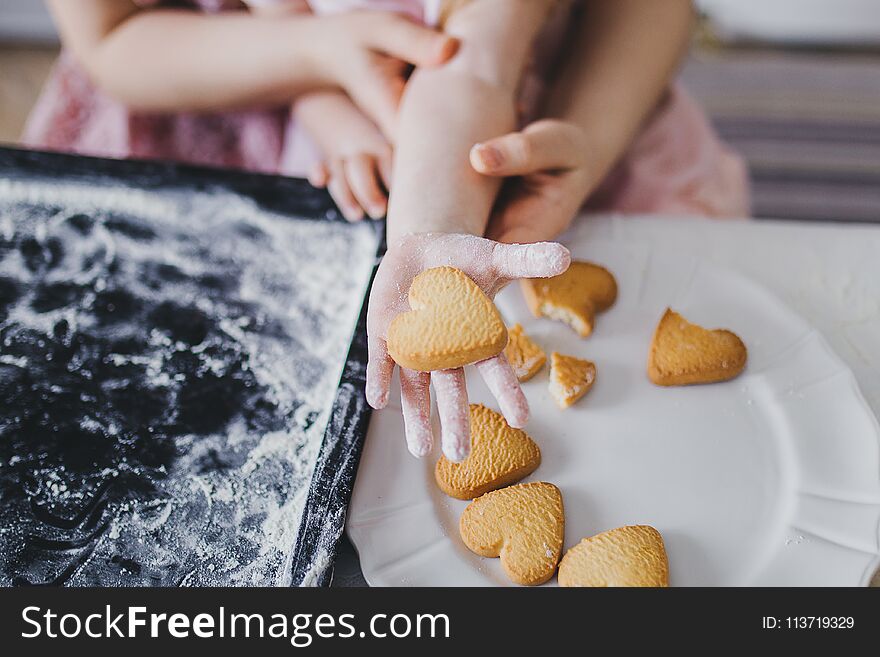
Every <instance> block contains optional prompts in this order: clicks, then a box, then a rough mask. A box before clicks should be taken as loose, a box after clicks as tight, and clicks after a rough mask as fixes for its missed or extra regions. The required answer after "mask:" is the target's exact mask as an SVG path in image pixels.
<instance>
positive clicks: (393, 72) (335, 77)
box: [313, 11, 458, 141]
mask: <svg viewBox="0 0 880 657" xmlns="http://www.w3.org/2000/svg"><path fill="white" fill-rule="evenodd" d="M313 20H315V21H317V25H319V26H320V29H317V30H316V31H315V35H316V43H315V54H316V57H317V62H316V66H317V70H319V71H322V75H323V77H324V78H325V79H326V80H327V81H328V82H329V83H331V84H336V85H338V86H339V87H341V88H342V89H343V90H344V91H345V92H346V93H347V94H348V95H349V96H350V97H351V99H352V100H353V101H354V102H355V104H356V105H358V106H359V107H360V108H361V110H362V111H363V112H364V113H365V114H366V115H367V116H369V117H370V118H371V119H372V120H373V121H374V122H375V123H376V125H378V126H379V128H380V129H381V130H382V132H383V134H384V135H385V136H386V138H388V139H389V140H390V141H393V134H394V118H395V116H396V114H397V106H398V104H399V102H400V97H401V95H402V94H403V88H404V86H405V84H406V76H407V73H408V72H409V70H410V67H411V66H425V67H431V66H438V65H440V64H443V63H444V62H446V61H447V60H448V59H449V58H450V57H452V56H453V55H454V54H455V52H456V50H457V49H458V40H457V39H455V38H453V37H450V36H448V35H446V34H443V33H442V32H438V31H436V30H434V29H431V28H429V27H425V26H424V25H419V24H418V23H415V22H413V21H411V20H409V19H408V18H406V17H404V16H401V15H399V14H394V13H390V12H379V11H354V12H344V13H339V14H332V15H327V16H319V17H314V18H313Z"/></svg>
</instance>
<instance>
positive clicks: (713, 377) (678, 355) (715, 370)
mask: <svg viewBox="0 0 880 657" xmlns="http://www.w3.org/2000/svg"><path fill="white" fill-rule="evenodd" d="M747 357H748V351H747V350H746V346H745V345H744V344H743V341H742V340H740V339H739V336H737V335H736V334H735V333H732V332H731V331H727V330H725V329H714V330H709V329H704V328H702V327H701V326H697V325H696V324H691V323H690V322H688V321H687V320H686V319H685V318H684V317H682V316H681V315H679V314H678V313H677V312H675V311H673V310H671V309H669V308H667V309H666V312H665V313H664V314H663V317H662V319H661V320H660V323H659V324H657V330H655V331H654V339H653V340H652V341H651V350H650V352H649V354H648V378H649V379H651V381H653V382H654V383H656V384H657V385H658V386H684V385H690V384H694V383H715V382H717V381H726V380H728V379H732V378H734V377H735V376H737V375H738V374H739V373H740V372H742V371H743V369H744V368H745V366H746V358H747Z"/></svg>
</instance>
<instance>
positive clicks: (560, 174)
mask: <svg viewBox="0 0 880 657" xmlns="http://www.w3.org/2000/svg"><path fill="white" fill-rule="evenodd" d="M588 151H589V148H588V146H587V140H586V137H585V136H584V132H583V130H582V129H581V128H580V127H578V126H576V125H574V124H572V123H567V122H565V121H559V120H555V119H544V120H541V121H536V122H535V123H532V124H530V125H529V126H527V127H526V128H525V129H524V130H523V131H522V132H513V133H510V134H507V135H504V136H503V137H498V138H496V139H491V140H489V141H486V142H483V143H482V144H477V145H475V146H474V147H473V148H472V149H471V153H470V160H471V166H472V167H473V168H474V169H475V170H476V171H478V172H479V173H482V174H484V175H487V176H496V177H515V178H514V179H513V180H510V181H508V182H507V183H506V184H505V186H504V188H502V190H501V193H500V195H499V197H498V200H497V201H496V203H495V207H494V208H493V211H492V218H491V220H490V223H489V227H488V229H487V232H486V234H487V236H489V237H491V238H492V239H496V240H499V241H501V242H535V241H540V240H546V239H552V238H554V237H556V236H557V235H559V234H560V233H562V232H563V231H564V230H565V229H566V228H568V226H569V224H571V220H572V219H573V218H574V217H575V215H576V214H577V212H578V210H579V209H580V207H581V206H582V205H583V203H584V201H585V200H586V198H587V196H588V195H589V194H590V192H592V191H593V189H594V187H595V186H596V185H597V184H598V182H599V180H598V177H599V176H598V175H597V173H596V172H595V171H594V170H593V169H592V168H591V167H590V166H589V159H588V158H589V152H588Z"/></svg>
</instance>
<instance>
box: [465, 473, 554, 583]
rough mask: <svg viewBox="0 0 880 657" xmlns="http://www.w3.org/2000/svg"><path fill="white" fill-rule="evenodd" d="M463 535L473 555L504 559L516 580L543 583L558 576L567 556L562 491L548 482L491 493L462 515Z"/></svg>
mask: <svg viewBox="0 0 880 657" xmlns="http://www.w3.org/2000/svg"><path fill="white" fill-rule="evenodd" d="M459 531H460V533H461V540H462V541H464V544H465V545H466V546H467V547H468V548H469V549H470V550H471V551H473V552H476V553H477V554H479V555H480V556H483V557H499V556H500V557H501V566H502V567H503V568H504V572H506V573H507V576H508V577H509V578H510V579H511V580H512V581H514V582H516V583H517V584H524V585H526V586H532V585H535V584H542V583H544V582H546V581H547V580H548V579H550V578H551V577H553V573H554V572H555V571H556V564H557V563H558V562H559V555H560V554H561V552H562V540H563V536H564V532H565V516H564V515H563V509H562V493H560V492H559V489H558V488H557V487H556V486H554V485H553V484H548V483H545V482H535V483H529V484H517V485H516V486H510V487H508V488H502V489H501V490H495V491H492V492H491V493H486V494H485V495H483V496H482V497H478V498H477V499H475V500H474V501H473V502H471V503H470V504H469V505H468V506H467V508H466V509H465V510H464V513H462V514H461V521H460V522H459Z"/></svg>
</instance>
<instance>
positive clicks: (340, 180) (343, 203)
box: [327, 160, 364, 221]
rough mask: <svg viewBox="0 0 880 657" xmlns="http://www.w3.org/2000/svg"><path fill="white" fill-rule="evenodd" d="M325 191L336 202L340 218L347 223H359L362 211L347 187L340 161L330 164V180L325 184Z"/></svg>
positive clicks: (362, 214)
mask: <svg viewBox="0 0 880 657" xmlns="http://www.w3.org/2000/svg"><path fill="white" fill-rule="evenodd" d="M327 191H329V192H330V196H332V197H333V200H334V201H336V205H337V206H339V210H340V212H342V216H343V217H345V218H346V219H347V220H348V221H360V220H361V219H363V218H364V210H363V208H361V206H360V205H358V202H357V199H356V198H355V197H354V194H352V193H351V189H350V188H349V186H348V180H347V178H346V176H345V167H344V165H343V163H342V161H341V160H335V161H333V162H331V163H330V180H329V181H328V182H327Z"/></svg>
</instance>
